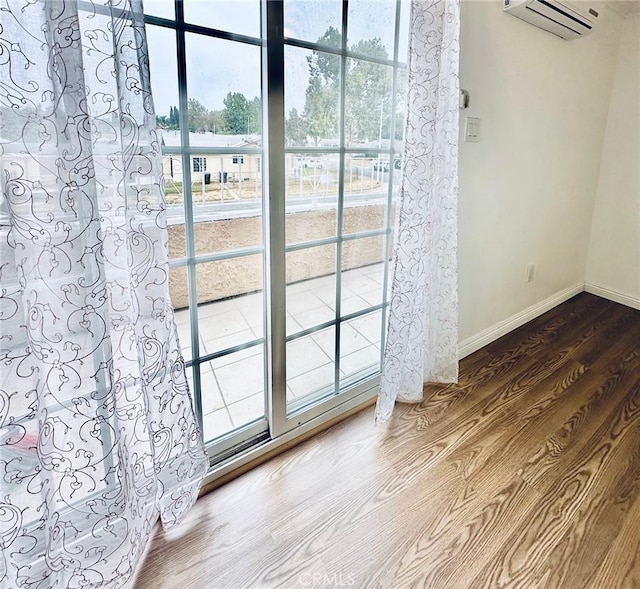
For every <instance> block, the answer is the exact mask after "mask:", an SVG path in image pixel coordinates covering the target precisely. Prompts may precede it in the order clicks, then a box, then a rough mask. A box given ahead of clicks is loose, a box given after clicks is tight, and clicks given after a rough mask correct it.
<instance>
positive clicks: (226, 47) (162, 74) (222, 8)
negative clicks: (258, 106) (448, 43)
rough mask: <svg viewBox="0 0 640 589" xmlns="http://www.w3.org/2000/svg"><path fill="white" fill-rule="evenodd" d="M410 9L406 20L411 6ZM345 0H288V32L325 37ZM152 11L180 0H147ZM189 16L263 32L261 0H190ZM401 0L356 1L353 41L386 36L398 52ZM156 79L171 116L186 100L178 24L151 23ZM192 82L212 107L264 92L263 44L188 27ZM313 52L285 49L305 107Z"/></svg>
mask: <svg viewBox="0 0 640 589" xmlns="http://www.w3.org/2000/svg"><path fill="white" fill-rule="evenodd" d="M407 4H408V2H405V1H403V12H404V13H405V18H403V19H402V21H403V24H405V23H406V20H407V19H406V12H407V10H406V7H407V6H406V5H407ZM341 5H342V2H341V0H285V4H284V9H285V31H286V34H287V35H288V36H291V37H294V38H298V39H302V40H306V41H317V39H318V38H319V37H320V36H321V35H322V34H323V33H324V32H325V31H326V30H327V28H328V27H330V26H333V27H335V28H338V29H339V28H340V22H341ZM144 6H145V12H146V13H147V14H152V15H155V16H162V17H165V18H173V1H172V0H145V2H144ZM184 6H185V20H187V22H193V23H195V24H199V25H203V26H210V27H214V28H219V29H221V30H225V31H229V32H233V33H239V34H243V35H248V36H252V37H259V36H260V0H184ZM394 16H395V1H394V0H351V2H350V4H349V21H348V22H349V31H348V43H349V45H352V44H353V43H356V42H358V41H359V40H362V39H370V38H373V37H380V38H381V39H382V41H383V43H384V44H385V46H387V48H388V50H389V55H391V54H392V43H393V24H392V23H393V22H394ZM402 28H403V29H404V30H403V31H401V36H400V37H401V52H402V51H406V38H407V32H406V31H407V27H406V26H405V27H402ZM147 39H148V43H149V59H150V63H151V84H152V90H153V94H154V102H155V108H156V112H157V113H158V114H159V115H168V114H169V108H170V107H171V106H177V105H178V82H177V62H176V42H175V33H174V31H173V30H172V29H166V28H163V27H157V26H153V25H148V26H147ZM186 49H187V88H188V92H189V98H195V99H197V100H199V101H200V102H201V103H202V104H204V105H205V106H206V107H207V108H208V109H209V110H219V109H222V108H223V103H222V101H223V99H224V97H225V96H226V95H227V93H229V92H241V93H242V94H244V95H245V96H246V97H247V98H248V99H251V98H253V97H254V96H259V95H260V49H259V47H256V46H251V45H247V44H244V43H237V42H233V41H227V40H223V39H212V38H210V37H205V36H202V35H196V34H192V33H187V35H186ZM307 55H309V52H308V51H306V50H303V49H298V48H293V47H289V48H287V52H286V54H285V63H286V66H285V67H286V71H285V102H286V105H285V108H286V110H287V112H289V110H290V109H291V108H297V109H298V111H299V112H302V110H303V109H304V101H305V90H306V88H307V83H308V68H307V62H306V59H305V57H306V56H307Z"/></svg>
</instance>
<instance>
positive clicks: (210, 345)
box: [204, 329, 256, 354]
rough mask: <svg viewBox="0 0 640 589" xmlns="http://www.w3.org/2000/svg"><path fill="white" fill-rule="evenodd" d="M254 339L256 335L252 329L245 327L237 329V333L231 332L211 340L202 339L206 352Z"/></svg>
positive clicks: (224, 348) (216, 350)
mask: <svg viewBox="0 0 640 589" xmlns="http://www.w3.org/2000/svg"><path fill="white" fill-rule="evenodd" d="M254 339H256V335H255V333H254V332H253V330H252V329H246V330H244V331H239V332H238V333H231V334H229V335H227V336H225V337H218V338H214V339H211V340H206V339H205V341H204V349H205V350H206V353H207V354H211V353H213V352H218V351H220V350H226V349H227V348H231V347H233V346H237V345H239V344H245V343H247V342H250V341H252V340H254Z"/></svg>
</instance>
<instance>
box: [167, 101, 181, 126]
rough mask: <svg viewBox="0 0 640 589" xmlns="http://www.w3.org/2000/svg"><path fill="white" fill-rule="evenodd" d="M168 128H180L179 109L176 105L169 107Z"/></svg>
mask: <svg viewBox="0 0 640 589" xmlns="http://www.w3.org/2000/svg"><path fill="white" fill-rule="evenodd" d="M168 128H169V129H179V128H180V111H179V110H178V107H177V106H172V107H170V108H169V127H168Z"/></svg>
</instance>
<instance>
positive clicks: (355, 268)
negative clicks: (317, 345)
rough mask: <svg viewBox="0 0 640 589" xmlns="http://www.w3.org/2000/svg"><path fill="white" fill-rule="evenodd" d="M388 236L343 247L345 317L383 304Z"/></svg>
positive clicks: (344, 244)
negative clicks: (385, 248) (386, 239)
mask: <svg viewBox="0 0 640 589" xmlns="http://www.w3.org/2000/svg"><path fill="white" fill-rule="evenodd" d="M385 237H386V236H385V235H377V236H375V237H366V238H363V239H353V240H349V241H345V242H343V244H342V287H341V293H342V305H341V306H342V307H344V308H343V309H341V315H343V316H344V315H348V314H349V313H355V312H356V311H362V310H364V309H367V308H369V307H371V306H373V305H380V304H382V294H383V292H382V284H383V282H384V246H385Z"/></svg>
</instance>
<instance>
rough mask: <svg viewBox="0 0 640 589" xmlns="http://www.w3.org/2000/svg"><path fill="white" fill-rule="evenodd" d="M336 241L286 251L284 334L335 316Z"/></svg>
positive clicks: (329, 319)
mask: <svg viewBox="0 0 640 589" xmlns="http://www.w3.org/2000/svg"><path fill="white" fill-rule="evenodd" d="M335 269H336V245H335V244H329V245H322V246H318V247H312V248H308V249H304V250H297V251H293V252H288V253H287V293H286V296H287V301H286V305H287V335H290V334H292V333H296V332H298V331H301V330H302V329H309V328H312V327H316V326H318V325H322V324H323V323H326V322H327V321H332V320H333V319H334V318H335V310H334V309H335V305H334V301H335V297H336V289H335Z"/></svg>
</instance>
